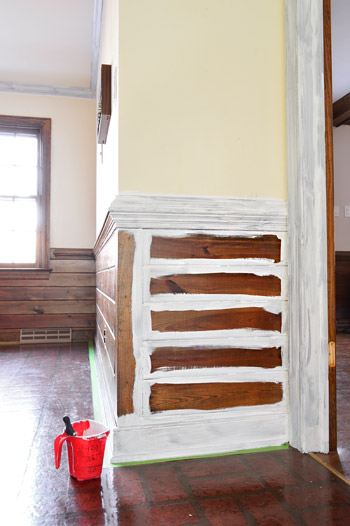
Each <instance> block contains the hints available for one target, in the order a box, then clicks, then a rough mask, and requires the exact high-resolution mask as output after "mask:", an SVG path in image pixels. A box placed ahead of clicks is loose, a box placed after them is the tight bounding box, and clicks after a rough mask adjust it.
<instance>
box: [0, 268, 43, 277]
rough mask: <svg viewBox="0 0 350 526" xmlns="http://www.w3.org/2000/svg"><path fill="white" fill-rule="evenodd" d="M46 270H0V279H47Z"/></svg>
mask: <svg viewBox="0 0 350 526" xmlns="http://www.w3.org/2000/svg"><path fill="white" fill-rule="evenodd" d="M50 273H51V270H50V269H47V268H9V267H8V268H0V279H49V277H50Z"/></svg>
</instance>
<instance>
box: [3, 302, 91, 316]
mask: <svg viewBox="0 0 350 526" xmlns="http://www.w3.org/2000/svg"><path fill="white" fill-rule="evenodd" d="M95 311H96V303H95V300H94V299H92V300H71V301H0V314H59V313H65V312H70V313H75V314H79V313H80V314H85V313H87V314H93V313H95Z"/></svg>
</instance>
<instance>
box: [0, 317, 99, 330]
mask: <svg viewBox="0 0 350 526" xmlns="http://www.w3.org/2000/svg"><path fill="white" fill-rule="evenodd" d="M49 327H50V328H70V327H95V314H40V315H38V314H33V315H29V314H18V315H14V314H2V315H1V316H0V328H4V329H37V328H41V329H44V328H49Z"/></svg>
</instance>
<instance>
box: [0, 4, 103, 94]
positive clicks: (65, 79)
mask: <svg viewBox="0 0 350 526" xmlns="http://www.w3.org/2000/svg"><path fill="white" fill-rule="evenodd" d="M101 13H102V0H2V1H1V2H0V49H1V51H2V52H1V53H0V90H2V91H22V92H26V91H27V92H35V89H38V90H39V92H42V93H45V92H49V91H50V88H51V89H52V90H53V93H55V92H57V93H59V94H67V95H68V94H70V93H71V94H73V95H74V92H75V94H76V95H77V96H89V95H90V96H93V93H92V92H93V91H94V80H95V79H94V78H91V72H92V71H93V72H95V71H96V59H97V53H96V47H97V48H98V43H99V32H100V22H101V18H100V17H101ZM97 51H98V49H97ZM71 88H73V91H72V89H71Z"/></svg>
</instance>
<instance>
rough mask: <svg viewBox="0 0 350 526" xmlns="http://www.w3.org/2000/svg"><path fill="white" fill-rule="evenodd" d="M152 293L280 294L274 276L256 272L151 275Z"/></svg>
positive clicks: (277, 282) (279, 286) (277, 280)
mask: <svg viewBox="0 0 350 526" xmlns="http://www.w3.org/2000/svg"><path fill="white" fill-rule="evenodd" d="M150 290H151V294H166V293H170V294H250V295H256V296H280V294H281V280H280V278H278V277H277V276H257V275H256V274H248V273H247V274H231V273H230V274H229V273H224V272H222V273H215V274H214V273H213V274H171V275H169V276H161V277H159V278H151V285H150Z"/></svg>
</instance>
